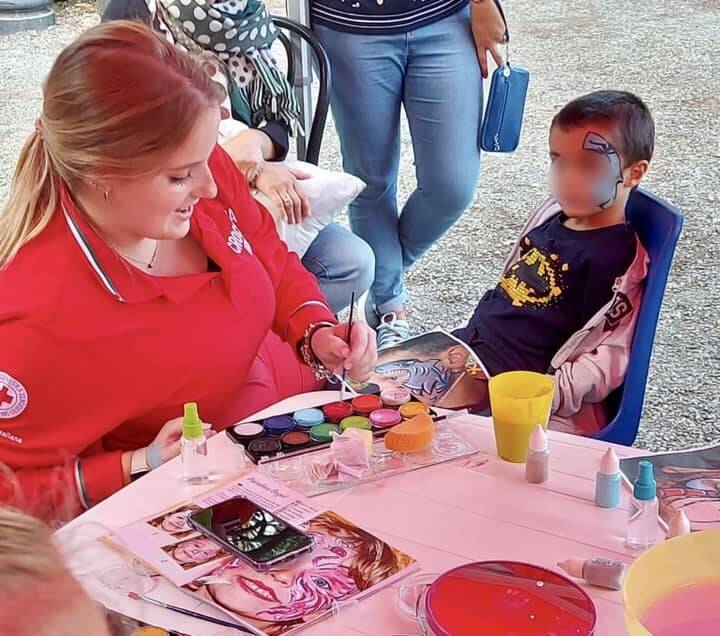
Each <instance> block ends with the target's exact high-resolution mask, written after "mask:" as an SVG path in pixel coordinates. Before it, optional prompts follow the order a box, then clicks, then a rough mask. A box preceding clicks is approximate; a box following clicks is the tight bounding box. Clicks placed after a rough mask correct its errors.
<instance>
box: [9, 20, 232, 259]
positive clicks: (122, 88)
mask: <svg viewBox="0 0 720 636" xmlns="http://www.w3.org/2000/svg"><path fill="white" fill-rule="evenodd" d="M223 97H224V95H223V89H222V88H221V87H220V86H219V85H218V84H217V83H215V82H214V81H213V80H212V79H211V78H210V76H209V75H208V74H207V73H206V72H205V69H204V68H203V65H202V63H201V62H199V61H198V60H196V59H194V58H192V57H191V56H189V55H187V54H185V53H183V52H181V51H180V50H178V49H176V48H175V47H174V46H173V45H172V44H171V43H169V42H168V41H167V40H166V39H165V38H164V37H163V36H161V35H159V34H157V33H154V32H153V31H152V29H150V28H148V27H147V26H145V25H142V24H140V23H139V22H129V21H122V20H121V21H117V22H106V23H103V24H99V25H97V26H94V27H92V28H90V29H88V30H87V31H85V32H84V33H83V34H82V35H81V36H80V37H79V38H78V39H77V40H75V42H73V43H71V44H70V45H68V46H67V47H66V48H65V49H63V51H61V53H60V54H59V55H58V57H57V58H56V60H55V62H54V64H53V66H52V68H51V69H50V73H49V74H48V76H47V78H46V80H45V84H44V88H43V105H42V118H41V120H40V121H38V123H37V124H36V126H35V131H34V132H33V133H32V135H30V137H29V138H28V140H27V141H26V142H25V146H24V147H23V149H22V152H21V153H20V158H19V160H18V163H17V167H16V168H15V174H14V176H13V180H12V186H11V188H10V198H9V199H8V202H7V204H6V205H5V208H4V209H3V211H2V214H0V269H2V268H4V267H7V265H8V264H9V263H10V261H11V260H12V259H13V258H14V257H15V255H16V254H17V253H18V250H20V248H21V247H22V246H23V245H25V244H26V243H27V242H28V241H30V240H32V239H33V238H34V237H35V236H37V235H38V234H40V232H42V231H43V230H44V229H45V228H46V227H47V225H48V224H49V223H50V220H51V219H52V216H53V214H54V213H55V210H56V208H57V206H58V204H59V202H60V201H59V194H60V184H61V183H63V182H64V183H66V184H68V187H69V188H71V190H72V186H73V184H75V183H77V182H79V181H86V182H87V181H88V180H92V179H95V178H97V177H98V176H99V177H101V178H108V177H136V176H138V175H143V174H148V173H149V172H152V171H153V170H156V169H157V165H158V163H159V161H160V160H161V157H164V156H166V155H167V154H168V153H170V152H172V151H173V150H174V149H175V148H177V147H178V146H179V145H180V143H182V141H183V140H184V139H185V137H186V135H187V134H189V131H191V130H192V129H193V126H194V125H195V124H196V123H197V120H198V117H199V115H200V114H201V113H202V112H203V111H204V110H205V109H207V108H208V107H218V106H219V105H220V102H221V101H222V99H223Z"/></svg>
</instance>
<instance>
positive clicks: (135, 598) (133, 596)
mask: <svg viewBox="0 0 720 636" xmlns="http://www.w3.org/2000/svg"><path fill="white" fill-rule="evenodd" d="M128 596H129V597H130V598H131V599H132V600H133V601H140V600H142V598H141V596H140V595H139V594H138V593H137V592H128Z"/></svg>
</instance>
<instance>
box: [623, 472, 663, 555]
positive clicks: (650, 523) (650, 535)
mask: <svg viewBox="0 0 720 636" xmlns="http://www.w3.org/2000/svg"><path fill="white" fill-rule="evenodd" d="M655 490H656V485H655V476H654V475H653V465H652V464H651V463H650V462H648V461H641V462H640V464H639V465H638V473H637V479H635V484H634V486H633V496H632V497H631V499H630V518H629V520H628V532H627V544H628V546H629V547H630V548H633V549H634V550H645V549H647V548H649V547H650V546H651V545H653V544H654V543H655V542H656V541H657V534H658V500H657V497H656V496H655Z"/></svg>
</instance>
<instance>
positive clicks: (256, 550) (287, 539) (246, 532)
mask: <svg viewBox="0 0 720 636" xmlns="http://www.w3.org/2000/svg"><path fill="white" fill-rule="evenodd" d="M188 521H189V522H190V525H191V526H192V527H193V528H195V529H196V530H197V531H198V532H200V533H202V534H204V535H205V536H207V537H210V538H211V539H213V540H215V541H217V542H218V543H219V544H221V545H222V546H224V547H225V548H227V549H228V551H230V552H232V553H233V554H235V555H237V556H239V557H240V558H241V559H243V560H245V561H246V562H247V563H248V564H250V565H251V566H252V567H253V568H255V569H256V570H258V571H259V572H264V571H265V570H268V569H270V568H271V567H273V566H275V565H278V564H279V563H283V562H284V561H289V560H290V559H294V558H296V557H298V556H300V555H301V554H305V553H306V552H309V551H310V550H312V549H313V540H312V538H311V537H309V536H308V535H307V534H305V533H304V532H303V531H302V530H299V529H298V528H295V527H294V526H291V525H290V524H288V523H285V522H284V521H283V520H282V519H280V518H279V517H277V516H276V515H274V514H272V513H271V512H268V511H267V510H265V509H264V508H261V507H260V506H258V505H257V504H256V503H254V502H252V501H250V500H249V499H247V498H245V497H233V498H232V499H228V500H227V501H223V502H222V503H219V504H216V505H214V506H211V507H210V508H204V509H202V510H198V511H196V512H194V513H192V514H191V515H190V516H189V517H188Z"/></svg>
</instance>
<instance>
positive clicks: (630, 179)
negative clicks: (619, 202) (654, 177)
mask: <svg viewBox="0 0 720 636" xmlns="http://www.w3.org/2000/svg"><path fill="white" fill-rule="evenodd" d="M649 167H650V162H649V161H646V160H644V159H643V160H642V161H636V162H635V163H634V164H633V165H632V166H630V170H629V171H628V175H627V178H626V179H625V186H626V187H628V188H635V187H637V186H639V185H640V182H641V181H642V180H643V178H644V177H645V174H646V173H647V171H648V168H649Z"/></svg>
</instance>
